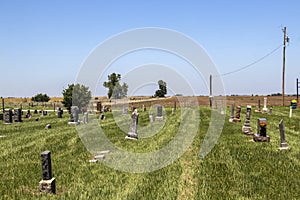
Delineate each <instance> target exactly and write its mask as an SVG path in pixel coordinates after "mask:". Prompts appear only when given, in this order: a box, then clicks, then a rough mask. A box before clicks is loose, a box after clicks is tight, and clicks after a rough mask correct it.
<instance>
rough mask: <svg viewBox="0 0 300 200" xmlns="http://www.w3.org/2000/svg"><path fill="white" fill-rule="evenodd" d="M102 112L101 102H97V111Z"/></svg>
mask: <svg viewBox="0 0 300 200" xmlns="http://www.w3.org/2000/svg"><path fill="white" fill-rule="evenodd" d="M101 112H102V104H101V102H100V101H99V102H97V113H101Z"/></svg>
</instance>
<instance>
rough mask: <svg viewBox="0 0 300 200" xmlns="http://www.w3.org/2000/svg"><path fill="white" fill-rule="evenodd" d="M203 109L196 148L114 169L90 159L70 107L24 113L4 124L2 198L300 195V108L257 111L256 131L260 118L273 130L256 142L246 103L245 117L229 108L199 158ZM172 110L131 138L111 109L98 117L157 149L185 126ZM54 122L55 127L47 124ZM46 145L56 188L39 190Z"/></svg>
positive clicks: (126, 145)
mask: <svg viewBox="0 0 300 200" xmlns="http://www.w3.org/2000/svg"><path fill="white" fill-rule="evenodd" d="M179 110H180V109H178V110H177V112H179ZM199 110H200V123H199V130H198V132H197V134H196V137H195V138H194V141H193V143H192V145H191V146H190V148H188V150H187V151H186V152H185V153H184V154H183V155H182V156H181V157H180V158H179V159H178V160H176V161H174V162H173V163H172V164H171V165H169V166H167V167H164V168H162V169H159V170H156V171H153V172H148V173H135V174H132V173H125V172H122V171H117V170H114V169H111V168H109V167H108V166H106V165H104V164H103V163H101V162H98V163H89V162H88V160H89V159H92V157H93V156H92V154H91V153H90V152H89V151H87V150H86V148H85V146H84V144H83V142H82V141H81V139H80V137H79V134H78V133H77V130H76V128H75V127H74V126H69V125H67V122H68V120H69V115H68V114H67V113H64V118H63V119H57V118H56V116H55V115H54V114H53V113H52V114H50V116H44V117H40V116H34V117H33V119H31V120H29V119H25V118H23V120H24V122H23V123H13V124H10V125H4V124H2V123H1V124H0V144H1V145H0V177H1V182H0V194H1V196H0V199H300V173H299V172H300V160H299V159H300V146H299V143H300V137H299V134H300V133H299V132H300V111H299V110H294V115H293V118H292V119H290V118H289V117H288V114H289V107H288V106H286V107H280V106H274V107H273V114H272V115H268V114H262V113H254V112H252V116H251V126H252V128H253V129H254V130H256V119H257V118H259V117H266V118H267V120H268V127H267V130H268V135H270V137H271V142H270V143H254V142H252V138H251V137H249V136H246V135H244V134H243V133H242V130H241V129H242V126H243V122H244V120H245V107H242V114H241V118H242V122H241V123H229V122H228V116H229V115H230V109H229V107H228V109H227V113H226V114H227V115H226V119H225V124H224V127H223V131H222V134H221V136H220V138H219V140H218V143H217V144H216V145H215V147H214V148H213V149H212V151H211V152H210V153H209V154H208V155H207V156H206V157H205V158H204V159H200V158H199V151H200V147H201V144H202V142H203V140H204V138H205V135H206V132H207V129H208V126H209V123H210V122H211V120H210V115H211V111H210V108H209V107H206V106H201V107H199ZM253 110H254V109H253ZM148 114H149V113H148V112H140V118H139V124H140V125H141V126H145V125H147V124H149V122H148V119H149V118H148ZM166 114H167V116H168V118H167V121H166V123H165V124H164V127H163V129H162V130H161V132H159V133H158V134H156V135H155V136H152V137H150V138H145V139H139V140H138V141H131V140H125V139H124V137H125V136H126V134H127V132H123V131H122V130H121V129H120V128H119V127H117V126H116V123H115V122H114V120H113V116H112V113H107V114H106V119H105V120H104V121H98V122H99V124H100V125H99V126H100V127H101V128H102V129H103V130H104V131H105V134H106V135H107V137H108V138H109V139H110V140H111V141H112V142H113V143H114V144H115V145H116V146H118V147H120V148H123V149H125V150H127V151H132V152H150V151H153V150H157V149H160V148H162V147H163V146H165V145H166V144H167V143H168V142H169V141H170V140H172V138H173V137H174V134H175V133H176V132H177V131H178V125H179V123H178V118H179V114H178V113H176V114H175V115H171V108H167V112H166ZM36 117H40V120H39V121H38V122H36V121H34V118H36ZM281 119H284V123H285V133H286V140H287V143H288V145H289V147H290V150H286V151H279V150H278V147H279V145H280V139H279V129H278V123H279V121H280V120H281ZM49 123H50V124H51V125H52V129H45V126H46V124H49ZM212 123H213V122H212ZM82 126H85V125H82ZM128 127H129V121H128ZM186 134H189V132H188V131H187V133H186ZM44 150H50V151H51V157H52V169H53V176H54V177H55V178H56V193H57V194H56V195H46V194H40V193H39V186H38V183H39V181H40V180H41V179H42V173H41V156H40V154H41V152H43V151H44ZM111 153H113V152H111ZM107 157H109V154H108V155H107Z"/></svg>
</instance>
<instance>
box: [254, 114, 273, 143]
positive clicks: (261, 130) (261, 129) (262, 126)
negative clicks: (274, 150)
mask: <svg viewBox="0 0 300 200" xmlns="http://www.w3.org/2000/svg"><path fill="white" fill-rule="evenodd" d="M253 140H254V141H255V142H270V136H268V135H267V120H266V119H265V118H258V119H257V134H254V135H253Z"/></svg>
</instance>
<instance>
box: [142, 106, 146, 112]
mask: <svg viewBox="0 0 300 200" xmlns="http://www.w3.org/2000/svg"><path fill="white" fill-rule="evenodd" d="M145 111H146V107H145V105H144V104H143V106H142V112H145Z"/></svg>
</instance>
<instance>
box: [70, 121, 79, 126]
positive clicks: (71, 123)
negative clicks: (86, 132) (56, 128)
mask: <svg viewBox="0 0 300 200" xmlns="http://www.w3.org/2000/svg"><path fill="white" fill-rule="evenodd" d="M68 124H69V125H75V126H76V125H79V124H80V122H68Z"/></svg>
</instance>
